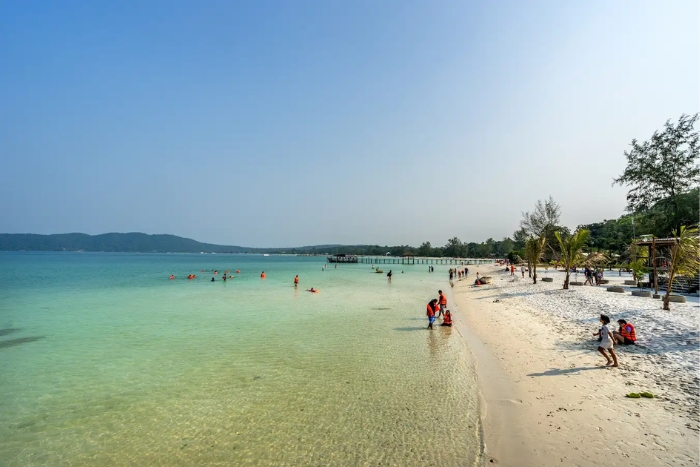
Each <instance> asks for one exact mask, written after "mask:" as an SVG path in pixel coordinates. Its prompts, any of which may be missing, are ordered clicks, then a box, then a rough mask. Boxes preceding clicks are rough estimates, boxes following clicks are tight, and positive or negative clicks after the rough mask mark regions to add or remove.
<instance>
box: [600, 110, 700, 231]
mask: <svg viewBox="0 0 700 467" xmlns="http://www.w3.org/2000/svg"><path fill="white" fill-rule="evenodd" d="M697 120H698V114H695V115H693V116H689V115H685V114H684V115H681V117H680V118H679V119H678V123H677V124H676V125H673V124H672V123H671V121H670V120H667V121H666V123H665V125H664V130H663V131H661V132H659V131H655V132H654V134H653V135H652V136H651V139H649V140H648V141H645V142H643V143H639V142H638V141H637V140H636V139H634V140H632V143H630V146H631V147H632V149H631V150H629V151H625V157H626V158H627V167H626V168H625V171H624V172H623V174H622V175H620V176H619V177H618V178H616V179H615V181H614V183H613V184H619V185H627V186H630V187H631V188H630V191H629V192H628V193H627V209H628V210H629V211H631V212H637V211H645V210H648V209H650V208H651V207H652V206H653V205H654V204H658V203H659V202H661V201H663V202H664V204H665V205H664V206H663V207H662V208H663V211H664V213H665V214H666V216H668V217H670V219H671V225H673V226H675V228H676V230H678V229H679V228H680V226H681V222H682V217H683V208H682V206H681V204H680V199H679V195H681V194H683V193H686V192H688V191H690V190H691V189H693V188H695V187H697V186H698V184H699V183H700V167H699V166H698V163H697V160H698V157H699V156H700V146H699V145H698V141H699V138H700V136H699V134H698V132H697V131H695V128H694V126H695V122H696V121H697ZM695 202H696V204H697V199H696V200H695ZM694 222H697V218H696V219H695V220H694Z"/></svg>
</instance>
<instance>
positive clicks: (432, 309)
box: [425, 298, 438, 329]
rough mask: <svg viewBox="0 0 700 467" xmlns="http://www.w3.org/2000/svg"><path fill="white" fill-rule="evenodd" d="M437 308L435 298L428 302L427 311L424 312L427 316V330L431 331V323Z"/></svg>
mask: <svg viewBox="0 0 700 467" xmlns="http://www.w3.org/2000/svg"><path fill="white" fill-rule="evenodd" d="M437 307H438V306H437V298H433V299H432V300H430V302H429V303H428V306H427V311H426V312H425V314H426V315H427V316H428V329H433V323H434V322H435V310H436V309H437Z"/></svg>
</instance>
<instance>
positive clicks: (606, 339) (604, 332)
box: [593, 315, 619, 367]
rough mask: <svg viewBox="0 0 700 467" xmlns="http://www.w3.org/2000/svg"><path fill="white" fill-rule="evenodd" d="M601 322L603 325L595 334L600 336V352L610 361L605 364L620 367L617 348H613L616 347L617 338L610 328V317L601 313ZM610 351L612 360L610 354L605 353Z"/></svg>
mask: <svg viewBox="0 0 700 467" xmlns="http://www.w3.org/2000/svg"><path fill="white" fill-rule="evenodd" d="M600 322H601V324H602V325H603V326H602V327H601V328H600V331H598V332H596V333H593V335H594V336H600V345H599V346H598V352H600V353H602V354H603V357H605V359H606V360H607V361H608V363H606V364H605V366H611V365H612V366H614V367H618V366H619V365H618V364H617V355H615V350H614V349H613V347H614V344H613V343H614V342H615V338H614V337H613V334H612V332H610V329H609V328H608V324H610V318H608V317H607V316H605V315H600ZM606 350H607V351H608V352H610V356H611V357H612V360H610V357H608V354H606V353H605V351H606Z"/></svg>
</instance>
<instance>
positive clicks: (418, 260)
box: [358, 255, 493, 266]
mask: <svg viewBox="0 0 700 467" xmlns="http://www.w3.org/2000/svg"><path fill="white" fill-rule="evenodd" d="M358 260H359V262H360V263H364V264H443V265H453V266H461V265H468V264H490V263H493V259H483V258H429V257H424V256H413V255H403V256H358Z"/></svg>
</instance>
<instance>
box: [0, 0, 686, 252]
mask: <svg viewBox="0 0 700 467" xmlns="http://www.w3.org/2000/svg"><path fill="white" fill-rule="evenodd" d="M699 43H700V7H699V2H697V1H695V0H693V1H664V2H660V1H651V2H644V1H614V2H610V1H603V0H601V1H585V2H580V1H561V0H556V1H555V0H553V1H522V2H506V1H503V2H465V1H458V2H449V1H440V2H432V1H424V2H415V1H409V2H406V1H381V2H377V1H366V2H365V1H362V2H337V1H319V2H306V1H299V2H264V1H251V2H230V1H219V2H216V1H211V2H178V1H167V2H166V1H162V2H160V1H148V0H146V1H119V2H92V1H85V2H70V1H64V2H33V1H16V2H12V1H4V2H0V232H15V233H16V232H31V233H62V232H86V233H92V234H95V233H103V232H113V231H117V232H128V231H141V232H146V233H172V234H176V235H182V236H187V237H191V238H195V239H197V240H201V241H207V242H215V243H224V244H236V245H246V246H293V245H308V244H319V243H380V244H404V243H409V244H419V243H420V242H421V241H424V240H429V241H431V242H432V243H433V244H444V243H445V241H446V240H447V238H449V237H452V236H455V235H456V236H458V237H460V238H461V239H462V240H469V241H482V240H485V239H486V238H487V237H494V238H497V239H500V238H502V237H504V236H507V235H510V234H511V233H512V232H513V231H514V230H515V229H516V228H517V226H518V221H519V219H520V213H521V211H525V210H529V209H531V207H532V206H533V205H534V203H535V202H536V200H537V199H538V198H545V197H546V196H548V195H550V194H551V195H553V196H554V198H555V199H556V200H557V201H559V202H560V204H561V205H562V209H563V222H564V223H565V224H566V225H569V226H570V227H575V226H576V225H578V224H581V223H587V222H594V221H599V220H602V219H604V218H613V217H617V216H619V215H620V214H622V211H623V209H624V206H625V199H624V196H625V192H626V191H625V189H623V188H620V187H615V188H612V187H611V186H610V185H611V181H612V178H613V177H615V176H617V175H619V174H620V173H621V172H622V170H623V168H624V165H625V160H624V157H623V151H624V150H625V149H626V147H627V145H628V144H629V142H630V141H631V140H632V138H638V139H647V138H648V137H649V136H650V135H651V134H652V132H653V131H654V130H655V129H658V128H660V127H661V126H662V125H663V123H664V121H666V120H667V119H669V118H671V119H674V120H675V119H677V118H678V117H679V116H680V115H681V113H694V112H697V111H698V109H699V107H700V91H699V83H700V44H699Z"/></svg>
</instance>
